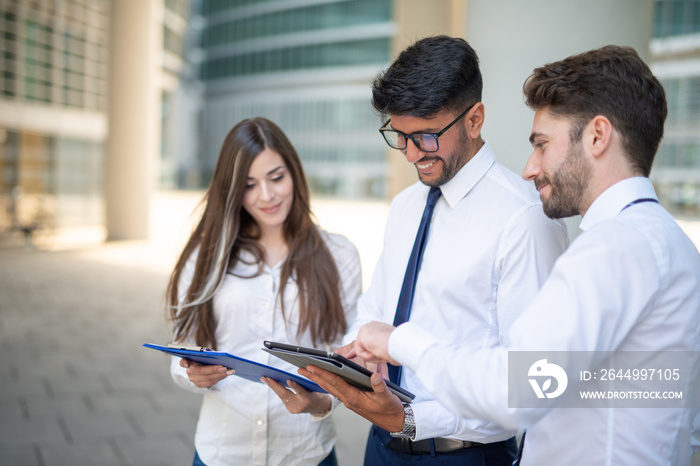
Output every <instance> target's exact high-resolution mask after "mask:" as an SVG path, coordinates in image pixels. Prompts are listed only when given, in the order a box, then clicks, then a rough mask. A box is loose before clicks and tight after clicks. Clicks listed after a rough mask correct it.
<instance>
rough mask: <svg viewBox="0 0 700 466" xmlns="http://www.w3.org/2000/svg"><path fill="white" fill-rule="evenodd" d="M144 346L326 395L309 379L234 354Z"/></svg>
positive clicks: (200, 349)
mask: <svg viewBox="0 0 700 466" xmlns="http://www.w3.org/2000/svg"><path fill="white" fill-rule="evenodd" d="M143 346H145V347H146V348H151V349H154V350H157V351H162V352H163V353H167V354H170V355H172V356H178V357H181V358H185V359H189V360H190V361H195V362H198V363H200V364H209V365H221V366H225V367H228V368H229V369H233V370H235V371H236V372H235V373H234V375H237V376H239V377H243V378H244V379H246V380H250V381H251V382H258V383H262V382H260V377H268V378H270V379H273V380H276V381H277V382H279V383H280V384H282V385H284V386H285V387H287V386H288V385H287V380H292V381H294V382H296V383H298V384H299V385H301V386H302V387H304V388H305V389H307V390H309V391H312V392H318V393H326V391H325V390H324V389H322V388H321V387H319V386H318V385H317V384H316V383H314V382H312V381H311V380H309V379H306V378H304V377H301V376H299V375H295V374H290V373H289V372H285V371H283V370H281V369H277V368H274V367H270V366H266V365H265V364H260V363H259V362H255V361H251V360H249V359H244V358H240V357H238V356H234V355H233V354H229V353H224V352H221V351H212V350H210V349H207V348H199V349H188V348H184V347H172V346H163V345H154V344H151V343H144V344H143Z"/></svg>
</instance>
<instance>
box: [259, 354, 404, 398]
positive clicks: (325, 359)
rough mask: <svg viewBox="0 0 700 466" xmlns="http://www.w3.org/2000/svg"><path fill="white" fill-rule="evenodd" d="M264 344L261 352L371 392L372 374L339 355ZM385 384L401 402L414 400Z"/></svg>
mask: <svg viewBox="0 0 700 466" xmlns="http://www.w3.org/2000/svg"><path fill="white" fill-rule="evenodd" d="M264 344H265V347H264V348H263V350H265V351H267V352H268V353H270V354H272V355H274V356H277V357H278V358H280V359H284V360H285V361H287V362H289V363H291V364H294V365H295V366H297V367H306V366H308V365H313V366H317V367H320V368H321V369H325V370H327V371H328V372H332V373H334V374H337V375H339V376H340V377H342V378H343V380H345V381H346V382H347V383H349V384H351V385H354V386H355V387H357V388H359V389H360V390H364V391H367V392H369V391H372V383H371V382H370V380H369V378H370V377H371V376H372V372H371V371H369V370H367V369H366V368H364V367H362V366H360V365H359V364H357V363H354V362H352V361H350V360H349V359H347V358H345V357H343V356H341V355H339V354H336V353H329V352H326V351H322V350H317V349H315V348H305V347H303V346H295V345H289V344H285V343H277V342H274V341H265V342H264ZM385 382H386V385H387V387H389V390H391V391H392V393H394V394H395V395H396V396H398V397H399V398H400V399H401V401H403V402H405V403H410V402H411V401H412V400H413V399H414V398H415V395H414V394H413V393H411V392H409V391H407V390H405V389H403V388H401V387H399V386H398V385H396V384H395V383H392V382H390V381H388V380H385Z"/></svg>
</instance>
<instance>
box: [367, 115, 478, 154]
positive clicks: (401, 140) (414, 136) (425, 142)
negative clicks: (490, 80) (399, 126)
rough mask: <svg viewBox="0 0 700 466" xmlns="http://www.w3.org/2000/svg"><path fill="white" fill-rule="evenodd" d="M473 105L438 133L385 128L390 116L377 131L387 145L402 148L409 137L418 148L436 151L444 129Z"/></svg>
mask: <svg viewBox="0 0 700 466" xmlns="http://www.w3.org/2000/svg"><path fill="white" fill-rule="evenodd" d="M474 105H476V103H474V104H472V105H471V106H470V107H469V108H468V109H466V110H465V111H463V112H462V113H460V115H459V116H458V117H457V118H455V119H454V120H453V121H452V123H450V124H449V125H447V126H445V127H444V128H443V129H442V131H440V132H439V133H411V134H405V133H402V132H401V131H396V130H393V129H385V128H386V125H388V124H389V123H391V118H390V119H389V120H387V122H386V123H384V124H383V125H382V127H381V128H379V132H380V133H382V136H384V140H385V141H386V143H387V144H389V147H393V148H394V149H398V150H404V149H405V148H406V145H407V144H408V138H411V141H413V144H415V145H416V147H417V148H418V149H419V150H421V151H423V152H437V150H438V149H439V148H440V145H439V144H438V138H439V137H440V136H442V135H443V134H445V131H447V130H448V129H450V128H451V127H452V125H454V124H455V123H457V122H458V121H459V120H460V118H462V117H463V116H464V115H466V114H467V112H468V111H469V110H471V109H472V108H474Z"/></svg>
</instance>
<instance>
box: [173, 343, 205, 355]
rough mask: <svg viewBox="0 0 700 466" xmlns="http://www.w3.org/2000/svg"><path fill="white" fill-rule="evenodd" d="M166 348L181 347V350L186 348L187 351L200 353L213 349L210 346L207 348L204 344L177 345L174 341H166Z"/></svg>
mask: <svg viewBox="0 0 700 466" xmlns="http://www.w3.org/2000/svg"><path fill="white" fill-rule="evenodd" d="M165 346H166V347H168V348H174V349H183V350H188V351H200V352H202V353H204V352H206V351H214V350H213V349H211V348H207V347H206V346H189V345H178V344H176V343H168V344H167V345H165Z"/></svg>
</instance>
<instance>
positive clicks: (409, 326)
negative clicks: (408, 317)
mask: <svg viewBox="0 0 700 466" xmlns="http://www.w3.org/2000/svg"><path fill="white" fill-rule="evenodd" d="M439 343H440V340H438V338H437V337H435V336H434V335H433V334H432V333H430V332H428V331H426V330H424V329H422V328H421V327H420V326H418V325H417V324H415V323H412V322H405V323H403V324H401V325H399V326H398V327H396V329H394V331H393V332H391V335H390V336H389V343H388V345H387V350H388V352H389V356H391V358H392V359H393V360H395V361H396V362H398V363H399V364H401V365H402V366H406V367H408V368H409V369H411V370H412V371H414V372H415V370H416V369H417V368H418V364H420V361H421V358H422V357H423V355H424V354H425V352H426V351H427V350H428V349H429V348H430V347H432V346H435V345H438V344H439Z"/></svg>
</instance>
